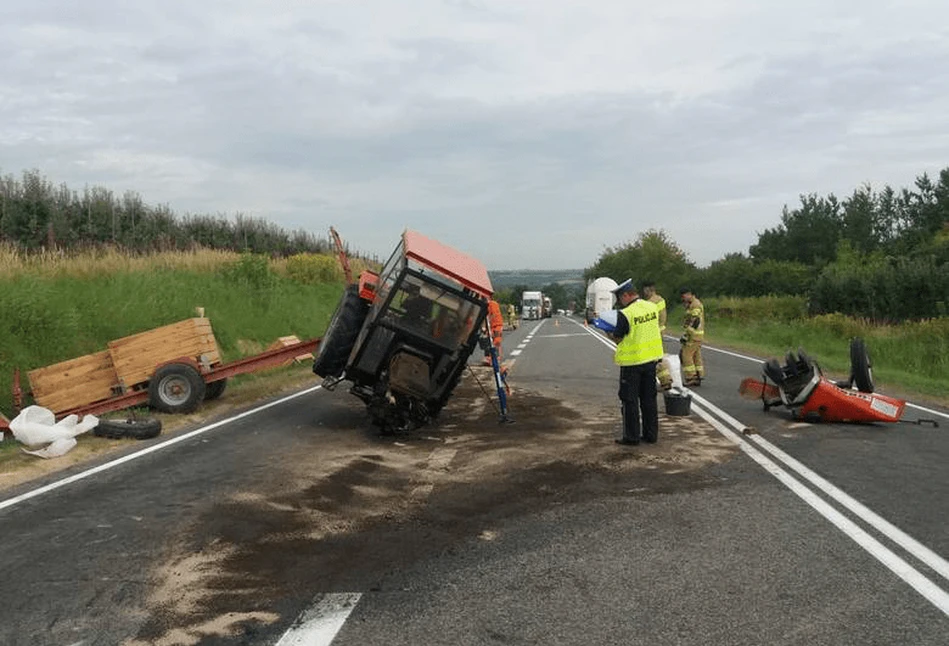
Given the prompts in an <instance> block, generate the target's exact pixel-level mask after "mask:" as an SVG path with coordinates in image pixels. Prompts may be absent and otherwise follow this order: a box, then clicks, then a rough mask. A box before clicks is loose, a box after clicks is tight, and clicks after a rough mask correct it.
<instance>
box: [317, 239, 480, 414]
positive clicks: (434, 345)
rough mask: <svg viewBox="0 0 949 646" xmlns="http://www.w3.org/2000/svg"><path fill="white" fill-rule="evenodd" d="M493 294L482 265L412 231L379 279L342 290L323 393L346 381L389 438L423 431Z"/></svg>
mask: <svg viewBox="0 0 949 646" xmlns="http://www.w3.org/2000/svg"><path fill="white" fill-rule="evenodd" d="M492 293H493V288H492V286H491V280H490V279H489V277H488V272H487V269H486V268H485V267H484V265H482V264H481V262H479V261H478V260H476V259H474V258H472V257H470V256H467V255H465V254H463V253H461V252H459V251H457V250H455V249H453V248H451V247H449V246H447V245H444V244H442V243H440V242H438V241H436V240H432V239H430V238H427V237H425V236H423V235H422V234H420V233H418V232H416V231H411V230H406V231H404V232H403V234H402V239H401V240H400V241H399V244H398V245H397V246H396V248H395V250H394V251H393V252H392V255H391V256H390V257H389V259H388V261H387V262H386V263H385V265H384V266H383V268H382V270H381V271H380V272H379V273H378V274H377V273H375V272H372V271H369V270H366V271H363V272H362V274H361V275H360V276H359V279H358V280H357V281H355V282H353V283H352V284H350V285H348V286H347V287H346V291H345V292H344V294H343V296H342V299H341V300H340V303H339V305H338V306H337V308H336V312H335V313H334V314H333V317H332V319H331V320H330V324H329V327H328V328H327V330H326V334H325V335H324V337H323V340H322V343H320V346H319V351H318V353H317V355H316V358H315V360H314V363H313V372H314V373H316V374H317V375H318V376H320V377H322V378H323V382H322V383H323V387H324V388H326V389H327V390H334V389H335V388H336V387H337V386H338V385H339V384H340V383H341V382H343V381H348V382H350V383H351V387H350V392H351V393H352V394H353V395H355V396H357V397H359V398H360V399H361V400H362V401H363V402H365V404H366V407H367V409H368V412H369V416H370V419H371V421H372V423H373V424H375V425H376V426H378V427H380V429H381V430H382V432H384V433H389V432H393V431H396V430H408V429H411V428H415V427H418V426H422V425H424V424H426V423H428V422H429V421H430V420H432V419H433V418H434V417H435V416H437V415H438V413H439V412H440V411H441V409H442V408H443V407H444V406H445V404H446V403H447V402H448V399H449V397H450V396H451V394H452V391H453V390H454V389H455V386H457V385H458V382H459V380H460V379H461V375H462V373H463V372H464V370H465V368H466V366H467V362H468V358H469V357H470V356H471V354H472V352H473V351H474V349H475V348H476V347H477V346H478V345H479V338H480V337H481V335H482V332H483V330H482V328H483V327H485V326H484V321H485V317H486V315H487V305H488V299H489V298H490V297H491V295H492ZM482 345H483V342H482Z"/></svg>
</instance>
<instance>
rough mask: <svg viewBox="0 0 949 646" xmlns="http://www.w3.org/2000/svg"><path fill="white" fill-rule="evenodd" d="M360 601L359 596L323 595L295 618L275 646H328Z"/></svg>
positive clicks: (348, 593) (345, 593)
mask: <svg viewBox="0 0 949 646" xmlns="http://www.w3.org/2000/svg"><path fill="white" fill-rule="evenodd" d="M360 598H362V593H359V592H338V593H331V594H325V595H323V596H322V598H321V599H320V600H319V601H318V602H317V603H315V604H314V605H313V606H311V607H310V608H309V609H307V610H306V611H304V612H303V614H302V615H300V617H299V618H297V620H296V621H295V622H294V623H293V625H292V626H290V628H289V629H288V630H287V632H285V633H284V634H283V637H281V638H280V641H278V642H277V644H276V646H329V645H330V644H331V643H332V642H333V640H334V639H335V638H336V634H337V633H338V632H339V631H340V629H341V628H342V627H343V624H344V623H346V619H348V618H349V614H350V613H351V612H352V611H353V609H354V608H355V607H356V604H357V603H359V599H360Z"/></svg>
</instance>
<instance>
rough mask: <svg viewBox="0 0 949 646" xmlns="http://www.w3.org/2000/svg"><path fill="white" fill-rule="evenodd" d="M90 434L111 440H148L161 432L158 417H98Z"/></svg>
mask: <svg viewBox="0 0 949 646" xmlns="http://www.w3.org/2000/svg"><path fill="white" fill-rule="evenodd" d="M92 434H93V435H96V436H98V437H107V438H109V439H113V440H122V439H125V438H129V439H133V440H148V439H151V438H153V437H158V435H160V434H161V420H158V419H100V420H99V423H98V424H96V426H95V428H93V429H92Z"/></svg>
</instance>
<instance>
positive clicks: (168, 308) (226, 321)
mask: <svg viewBox="0 0 949 646" xmlns="http://www.w3.org/2000/svg"><path fill="white" fill-rule="evenodd" d="M324 258H327V257H325V256H324ZM316 262H323V261H316ZM334 262H335V261H334ZM340 275H341V274H340ZM328 278H329V279H328V280H308V281H305V280H299V279H294V278H293V277H291V276H290V275H288V273H287V272H286V271H285V267H283V266H281V264H280V263H275V262H272V261H270V260H268V259H266V258H265V257H263V256H250V255H240V254H235V253H230V252H217V251H201V252H193V253H192V252H168V253H161V254H155V255H152V256H129V255H123V254H120V253H118V252H102V253H99V252H96V253H89V254H82V255H80V256H74V257H70V256H66V255H62V254H55V253H54V254H46V255H37V256H22V255H18V254H16V253H10V251H9V250H6V251H4V252H2V253H0V293H2V294H3V300H2V302H0V409H2V410H4V411H6V412H7V413H8V414H9V412H10V403H11V396H10V390H11V384H12V381H11V374H12V371H13V368H14V367H19V368H20V369H21V370H22V371H23V373H24V377H23V380H22V381H23V385H24V387H26V386H27V380H26V376H25V372H26V371H28V370H31V369H34V368H38V367H42V366H45V365H49V364H52V363H56V362H59V361H63V360H66V359H71V358H74V357H78V356H81V355H84V354H88V353H91V352H98V351H100V350H104V349H105V348H106V344H107V343H108V342H109V341H110V340H113V339H117V338H121V337H124V336H127V335H130V334H134V333H137V332H142V331H144V330H148V329H151V328H154V327H158V326H161V325H166V324H169V323H174V322H176V321H179V320H182V319H186V318H190V317H192V316H194V315H195V307H203V308H204V309H205V315H206V316H207V317H208V318H209V319H210V321H211V325H212V328H213V330H214V333H215V337H216V339H217V342H218V346H219V348H220V350H221V353H222V355H223V358H224V359H225V360H233V359H235V358H238V357H239V356H241V354H242V349H247V348H260V347H261V346H266V345H267V344H269V343H270V342H272V341H273V340H274V339H276V338H277V337H279V336H285V335H290V334H295V335H297V336H298V337H300V338H301V339H306V338H312V337H315V336H319V335H320V334H322V333H323V331H324V329H325V327H326V325H327V323H328V322H329V318H330V316H331V315H332V313H333V310H334V308H335V307H336V303H337V301H338V299H339V297H340V295H341V293H342V290H343V282H342V280H341V279H337V277H336V276H335V275H332V276H328Z"/></svg>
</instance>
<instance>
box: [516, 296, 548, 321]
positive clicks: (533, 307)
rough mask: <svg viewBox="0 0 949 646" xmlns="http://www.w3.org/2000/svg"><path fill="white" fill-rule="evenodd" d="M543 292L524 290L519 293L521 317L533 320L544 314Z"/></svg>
mask: <svg viewBox="0 0 949 646" xmlns="http://www.w3.org/2000/svg"><path fill="white" fill-rule="evenodd" d="M543 308H544V294H543V293H542V292H524V293H523V294H522V295H521V318H523V319H524V320H525V321H533V320H536V319H539V318H541V317H543V315H544V311H543Z"/></svg>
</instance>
